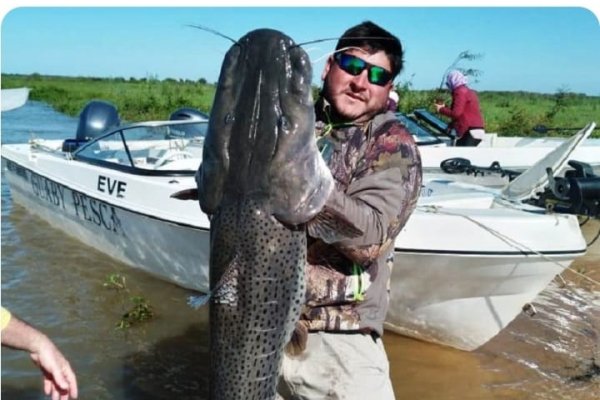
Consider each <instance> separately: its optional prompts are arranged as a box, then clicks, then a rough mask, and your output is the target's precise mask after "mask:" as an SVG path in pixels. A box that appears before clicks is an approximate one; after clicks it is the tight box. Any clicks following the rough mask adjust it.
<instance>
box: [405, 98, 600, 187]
mask: <svg viewBox="0 0 600 400" xmlns="http://www.w3.org/2000/svg"><path fill="white" fill-rule="evenodd" d="M397 116H398V118H399V119H400V120H401V121H402V122H404V123H405V124H406V125H407V126H408V128H409V130H410V131H411V133H412V134H413V136H414V137H415V140H416V141H417V143H418V144H419V148H420V150H421V159H422V163H423V172H424V173H426V174H428V175H429V176H437V177H439V176H443V174H442V175H440V173H441V172H443V171H442V169H441V164H442V163H443V162H444V161H446V160H448V159H453V158H461V159H464V160H469V162H470V164H471V165H473V166H478V167H483V168H482V169H479V170H478V171H477V172H473V170H472V169H471V170H469V171H467V172H468V173H466V174H461V175H457V176H455V177H454V179H458V180H462V181H464V182H469V183H477V184H480V185H485V186H494V187H500V186H504V185H505V184H506V183H507V182H508V181H509V179H508V178H509V175H508V174H502V171H497V172H493V171H489V170H486V169H487V168H489V167H490V166H492V164H494V163H497V164H498V165H499V166H500V167H501V168H502V170H508V171H515V172H522V171H524V170H526V169H528V168H529V167H531V166H532V165H533V164H535V163H536V162H538V161H539V160H541V159H542V158H544V157H545V156H546V155H547V154H548V153H550V152H551V151H552V150H554V149H555V148H556V147H558V146H559V145H560V144H562V143H564V142H565V139H564V138H557V137H535V136H530V137H523V136H498V134H496V133H486V135H485V137H484V139H483V140H482V142H481V143H480V144H479V145H478V146H477V147H455V146H452V141H451V139H450V137H448V136H445V135H444V134H442V132H445V130H446V126H447V125H446V123H445V122H443V121H442V120H440V119H439V118H437V117H436V116H435V115H433V114H431V113H429V112H428V111H426V110H423V109H419V110H415V111H414V112H413V113H411V114H404V113H397ZM571 158H572V159H573V160H577V161H581V162H585V163H587V164H589V165H590V166H591V167H592V168H593V169H594V170H596V171H598V172H600V139H587V140H585V142H584V143H582V144H581V145H580V146H578V148H577V149H576V150H575V151H574V152H573V154H572V155H571ZM563 172H564V170H562V171H558V174H562V173H563Z"/></svg>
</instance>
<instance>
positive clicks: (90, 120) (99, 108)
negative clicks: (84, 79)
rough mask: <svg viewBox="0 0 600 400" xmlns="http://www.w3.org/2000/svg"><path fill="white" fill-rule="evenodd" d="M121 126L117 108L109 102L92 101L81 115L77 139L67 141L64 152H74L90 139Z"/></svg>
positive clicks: (64, 143)
mask: <svg viewBox="0 0 600 400" xmlns="http://www.w3.org/2000/svg"><path fill="white" fill-rule="evenodd" d="M120 124H121V120H120V119H119V113H118V112H117V108H116V107H115V106H114V105H113V104H112V103H109V102H106V101H101V100H92V101H90V102H89V103H87V104H86V106H85V107H84V108H83V110H82V111H81V113H80V114H79V124H78V125H77V133H76V135H75V139H67V140H65V141H64V142H63V147H62V150H63V151H64V152H73V151H75V150H76V149H77V148H78V147H79V146H80V145H81V144H83V143H85V142H87V141H88V140H90V139H93V138H95V137H98V136H100V135H102V134H103V133H106V132H107V131H108V130H110V129H113V128H116V127H118V126H119V125H120Z"/></svg>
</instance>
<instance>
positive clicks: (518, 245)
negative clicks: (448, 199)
mask: <svg viewBox="0 0 600 400" xmlns="http://www.w3.org/2000/svg"><path fill="white" fill-rule="evenodd" d="M418 208H419V209H420V210H422V211H425V212H429V213H434V214H435V213H438V214H445V215H453V216H456V217H462V218H465V219H466V220H468V221H470V222H472V223H474V224H475V225H477V226H479V227H480V228H482V229H484V230H486V231H487V232H489V233H491V234H492V235H494V236H496V237H498V238H499V239H501V240H503V241H504V242H505V243H507V244H508V245H509V246H512V247H514V248H516V249H517V250H519V251H524V250H526V251H528V252H531V253H533V254H536V255H537V256H539V257H541V258H542V259H544V260H546V261H548V262H551V263H553V264H555V265H557V266H559V267H560V268H562V269H563V270H565V269H566V270H569V271H571V272H573V273H574V274H576V275H578V276H580V277H581V278H583V279H585V280H587V281H590V282H591V283H593V284H594V285H597V286H599V287H600V282H599V281H597V280H595V279H592V278H590V277H589V276H585V275H584V274H582V273H580V272H578V271H576V270H575V269H573V268H571V267H569V266H565V265H563V264H561V263H560V262H558V261H556V260H553V259H551V258H550V257H548V256H546V255H545V254H543V253H541V252H539V251H537V250H534V249H532V248H530V247H528V246H526V245H525V244H523V243H520V242H519V241H517V240H515V239H513V238H511V237H509V236H507V235H504V234H503V233H500V232H498V231H497V230H495V229H493V228H491V227H489V226H487V225H486V224H484V223H482V222H480V221H477V220H475V219H473V218H472V217H470V216H468V215H466V214H463V213H459V212H452V211H447V210H445V209H443V207H440V206H436V205H427V206H418ZM594 240H595V239H594ZM592 242H593V241H592ZM588 247H589V246H588ZM561 274H562V273H559V274H558V276H559V277H560V279H561V280H562V282H563V283H564V284H565V285H567V282H566V281H565V279H564V278H563V276H562V275H561Z"/></svg>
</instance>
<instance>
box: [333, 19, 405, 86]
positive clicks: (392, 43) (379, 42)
mask: <svg viewBox="0 0 600 400" xmlns="http://www.w3.org/2000/svg"><path fill="white" fill-rule="evenodd" d="M347 47H360V48H363V49H365V50H367V51H368V52H369V53H375V52H377V51H380V50H383V51H384V52H385V54H386V55H387V56H388V58H389V60H390V64H391V65H392V71H391V72H392V75H393V76H394V78H395V77H396V76H397V75H398V74H399V73H400V71H402V66H403V62H404V61H403V60H402V56H403V51H402V44H401V43H400V40H399V39H398V38H397V37H396V36H394V35H392V34H391V33H389V32H388V31H386V30H385V29H383V28H382V27H380V26H379V25H376V24H374V23H373V22H371V21H364V22H362V23H360V24H358V25H356V26H353V27H352V28H350V29H348V30H347V31H346V32H344V34H343V35H342V37H341V38H340V40H339V41H338V44H337V46H336V47H335V49H336V50H340V49H343V48H347Z"/></svg>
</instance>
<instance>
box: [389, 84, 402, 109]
mask: <svg viewBox="0 0 600 400" xmlns="http://www.w3.org/2000/svg"><path fill="white" fill-rule="evenodd" d="M399 101H400V96H399V95H398V92H396V91H395V90H394V89H392V90H390V94H389V97H388V106H387V109H388V111H391V112H396V111H398V102H399Z"/></svg>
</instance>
